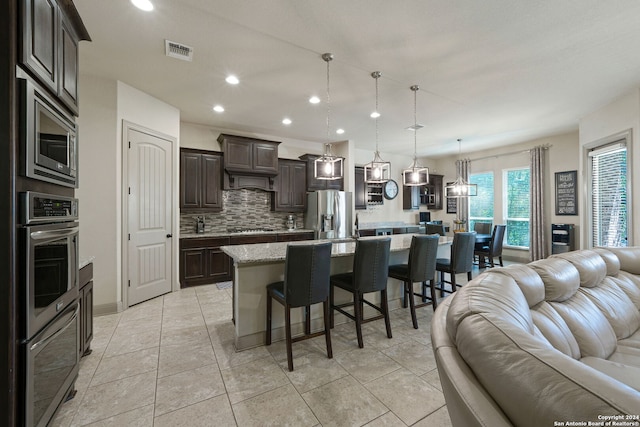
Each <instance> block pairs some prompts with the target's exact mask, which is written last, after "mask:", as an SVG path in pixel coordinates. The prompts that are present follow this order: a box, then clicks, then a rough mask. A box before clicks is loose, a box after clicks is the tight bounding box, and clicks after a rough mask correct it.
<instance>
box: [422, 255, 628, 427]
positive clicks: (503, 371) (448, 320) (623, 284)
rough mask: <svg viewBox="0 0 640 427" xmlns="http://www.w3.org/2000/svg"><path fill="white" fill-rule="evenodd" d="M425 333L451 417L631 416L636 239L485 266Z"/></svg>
mask: <svg viewBox="0 0 640 427" xmlns="http://www.w3.org/2000/svg"><path fill="white" fill-rule="evenodd" d="M431 340H432V343H433V349H434V353H435V357H436V361H437V364H438V372H439V374H440V381H441V383H442V388H443V392H444V395H445V399H446V401H447V408H448V410H449V415H450V416H451V420H452V422H453V425H454V426H459V427H463V426H464V427H469V426H508V425H517V426H535V427H540V426H569V425H585V426H586V425H603V426H605V425H640V419H639V418H637V417H638V416H640V247H634V248H615V249H613V248H611V249H595V250H582V251H575V252H568V253H566V254H561V255H554V256H551V257H549V258H547V259H544V260H540V261H536V262H533V263H530V264H527V265H512V266H508V267H505V268H495V269H491V270H489V271H487V272H485V273H483V274H481V275H479V276H478V277H476V278H475V279H474V280H472V281H470V282H469V283H468V284H466V285H465V286H463V287H462V288H461V289H460V290H459V291H458V292H456V293H455V294H454V295H453V297H450V298H447V299H446V300H445V301H443V303H442V304H440V306H439V307H438V309H437V310H436V312H435V314H434V317H433V322H432V326H431ZM589 421H591V424H589ZM608 422H610V423H609V424H607V423H608ZM594 423H602V424H594ZM636 423H637V424H636Z"/></svg>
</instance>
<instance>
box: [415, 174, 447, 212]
mask: <svg viewBox="0 0 640 427" xmlns="http://www.w3.org/2000/svg"><path fill="white" fill-rule="evenodd" d="M442 178H443V176H442V175H435V174H429V183H428V184H427V185H424V186H423V187H421V190H420V204H422V205H427V208H429V209H431V210H439V209H442V203H443V199H444V197H443V192H442Z"/></svg>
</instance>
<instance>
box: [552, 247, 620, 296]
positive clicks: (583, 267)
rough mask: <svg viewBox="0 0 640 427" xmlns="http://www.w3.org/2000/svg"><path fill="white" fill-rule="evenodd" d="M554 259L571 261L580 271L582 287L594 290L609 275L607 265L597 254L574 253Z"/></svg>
mask: <svg viewBox="0 0 640 427" xmlns="http://www.w3.org/2000/svg"><path fill="white" fill-rule="evenodd" d="M553 257H554V258H562V259H564V260H567V261H569V262H570V263H571V264H572V265H573V266H574V267H575V268H576V269H577V270H578V273H579V274H580V286H582V287H585V288H593V287H594V286H597V285H598V284H600V282H602V279H604V278H605V276H606V275H607V265H606V264H605V262H604V260H603V259H602V257H601V256H600V255H598V253H597V252H594V251H588V250H585V251H572V252H566V253H563V254H558V255H553Z"/></svg>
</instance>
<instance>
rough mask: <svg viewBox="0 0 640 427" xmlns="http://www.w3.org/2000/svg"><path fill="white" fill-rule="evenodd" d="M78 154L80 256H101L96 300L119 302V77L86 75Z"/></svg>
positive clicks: (97, 261)
mask: <svg viewBox="0 0 640 427" xmlns="http://www.w3.org/2000/svg"><path fill="white" fill-rule="evenodd" d="M80 90H81V92H82V99H81V100H80V117H79V118H78V154H79V165H80V169H79V177H80V185H79V186H78V190H77V191H76V197H77V198H78V199H79V200H80V207H79V209H80V211H79V213H80V256H81V257H87V256H95V261H94V264H93V277H94V280H93V283H94V288H93V298H94V304H96V305H101V304H109V303H111V304H112V305H113V307H112V308H111V311H113V310H115V307H116V306H115V304H116V302H117V301H118V297H117V289H118V284H119V282H120V278H119V277H120V276H119V275H118V264H119V261H118V259H117V243H116V239H115V234H116V233H117V222H118V220H119V219H118V218H119V216H120V215H119V211H117V209H116V205H115V203H116V200H117V198H118V197H117V194H118V185H117V183H116V181H115V173H116V172H115V171H116V170H118V168H119V163H120V158H119V157H118V156H117V154H116V150H115V145H116V141H117V137H116V122H117V118H116V117H117V115H116V97H117V90H116V81H115V80H106V79H103V78H98V77H92V76H86V75H80Z"/></svg>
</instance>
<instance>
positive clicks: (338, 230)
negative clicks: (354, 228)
mask: <svg viewBox="0 0 640 427" xmlns="http://www.w3.org/2000/svg"><path fill="white" fill-rule="evenodd" d="M333 211H334V212H335V214H334V215H335V217H336V218H335V224H336V226H335V227H334V228H335V230H336V233H335V236H334V237H338V236H340V233H341V231H342V227H341V226H342V223H341V222H340V221H341V219H340V193H335V194H334V196H333Z"/></svg>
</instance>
